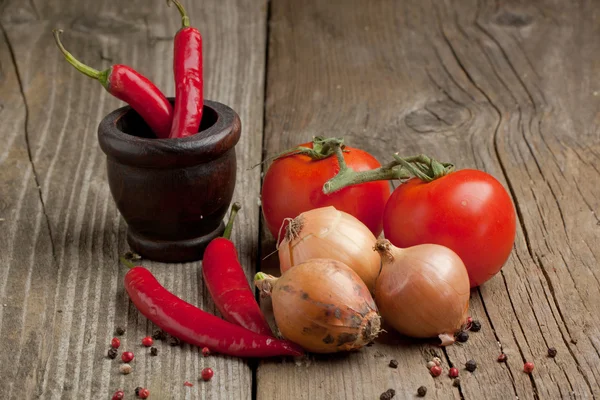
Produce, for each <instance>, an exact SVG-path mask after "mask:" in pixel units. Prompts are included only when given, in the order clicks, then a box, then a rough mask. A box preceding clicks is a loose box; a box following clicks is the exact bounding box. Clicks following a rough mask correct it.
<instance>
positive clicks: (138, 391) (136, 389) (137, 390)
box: [135, 386, 143, 396]
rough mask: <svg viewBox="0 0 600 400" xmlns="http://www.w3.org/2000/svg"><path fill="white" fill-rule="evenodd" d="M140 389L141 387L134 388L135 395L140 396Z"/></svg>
mask: <svg viewBox="0 0 600 400" xmlns="http://www.w3.org/2000/svg"><path fill="white" fill-rule="evenodd" d="M142 389H143V387H141V386H138V387H136V388H135V395H136V396H139V395H140V390H142Z"/></svg>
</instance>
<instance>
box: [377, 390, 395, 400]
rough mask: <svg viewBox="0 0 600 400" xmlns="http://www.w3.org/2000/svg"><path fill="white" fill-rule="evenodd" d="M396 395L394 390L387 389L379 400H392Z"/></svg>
mask: <svg viewBox="0 0 600 400" xmlns="http://www.w3.org/2000/svg"><path fill="white" fill-rule="evenodd" d="M395 395H396V391H395V390H394V389H388V390H386V391H385V392H383V393H381V396H379V400H392V398H393V397H394V396H395Z"/></svg>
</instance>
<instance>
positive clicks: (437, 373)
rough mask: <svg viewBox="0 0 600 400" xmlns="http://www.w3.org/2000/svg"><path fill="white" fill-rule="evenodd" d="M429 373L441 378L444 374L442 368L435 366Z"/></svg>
mask: <svg viewBox="0 0 600 400" xmlns="http://www.w3.org/2000/svg"><path fill="white" fill-rule="evenodd" d="M429 372H431V375H433V376H440V375H441V374H442V367H440V366H439V365H434V366H433V367H431V369H430V370H429Z"/></svg>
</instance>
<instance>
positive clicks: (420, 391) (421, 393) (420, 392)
mask: <svg viewBox="0 0 600 400" xmlns="http://www.w3.org/2000/svg"><path fill="white" fill-rule="evenodd" d="M417 394H418V395H419V397H425V395H426V394H427V388H426V387H425V386H420V387H419V388H418V389H417Z"/></svg>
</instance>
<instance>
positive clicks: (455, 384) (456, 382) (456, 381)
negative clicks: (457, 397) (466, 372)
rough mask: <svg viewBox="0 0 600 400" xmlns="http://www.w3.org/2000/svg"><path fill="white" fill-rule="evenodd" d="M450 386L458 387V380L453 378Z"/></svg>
mask: <svg viewBox="0 0 600 400" xmlns="http://www.w3.org/2000/svg"><path fill="white" fill-rule="evenodd" d="M452 386H454V387H459V386H460V378H454V380H453V381H452Z"/></svg>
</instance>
